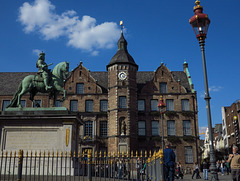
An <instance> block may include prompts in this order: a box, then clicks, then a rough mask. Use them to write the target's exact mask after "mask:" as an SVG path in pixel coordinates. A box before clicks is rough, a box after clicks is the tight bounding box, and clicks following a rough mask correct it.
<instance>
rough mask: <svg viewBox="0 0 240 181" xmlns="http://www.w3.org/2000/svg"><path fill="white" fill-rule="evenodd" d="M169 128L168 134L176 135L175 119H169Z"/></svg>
mask: <svg viewBox="0 0 240 181" xmlns="http://www.w3.org/2000/svg"><path fill="white" fill-rule="evenodd" d="M167 130H168V136H175V121H174V120H168V121H167Z"/></svg>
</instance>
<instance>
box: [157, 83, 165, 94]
mask: <svg viewBox="0 0 240 181" xmlns="http://www.w3.org/2000/svg"><path fill="white" fill-rule="evenodd" d="M159 87H160V93H167V83H166V82H160V83H159Z"/></svg>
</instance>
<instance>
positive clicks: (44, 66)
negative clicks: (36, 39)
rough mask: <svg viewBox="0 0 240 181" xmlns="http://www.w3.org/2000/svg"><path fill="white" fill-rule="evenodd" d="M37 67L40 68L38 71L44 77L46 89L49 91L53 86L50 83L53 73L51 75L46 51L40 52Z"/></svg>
mask: <svg viewBox="0 0 240 181" xmlns="http://www.w3.org/2000/svg"><path fill="white" fill-rule="evenodd" d="M50 65H51V64H50ZM36 67H37V68H38V73H39V74H40V75H41V76H42V77H43V82H44V85H45V89H46V90H47V91H48V90H51V89H52V86H50V85H49V79H50V76H51V75H50V70H49V69H48V65H47V64H46V62H45V53H43V52H41V53H40V54H39V58H38V60H37V63H36Z"/></svg>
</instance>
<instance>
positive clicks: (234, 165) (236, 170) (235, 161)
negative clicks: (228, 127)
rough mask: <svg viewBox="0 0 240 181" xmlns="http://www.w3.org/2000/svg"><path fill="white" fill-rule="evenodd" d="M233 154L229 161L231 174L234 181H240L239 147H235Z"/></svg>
mask: <svg viewBox="0 0 240 181" xmlns="http://www.w3.org/2000/svg"><path fill="white" fill-rule="evenodd" d="M232 150H233V154H230V155H229V158H228V161H227V162H231V173H232V180H233V181H240V155H239V154H238V147H237V146H233V148H232Z"/></svg>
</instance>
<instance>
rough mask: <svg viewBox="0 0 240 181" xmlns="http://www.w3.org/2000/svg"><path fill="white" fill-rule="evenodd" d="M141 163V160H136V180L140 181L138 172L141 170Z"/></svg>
mask: <svg viewBox="0 0 240 181" xmlns="http://www.w3.org/2000/svg"><path fill="white" fill-rule="evenodd" d="M141 164H142V162H141V159H140V158H139V157H138V158H137V160H136V169H137V180H140V171H141V169H142V165H141Z"/></svg>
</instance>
